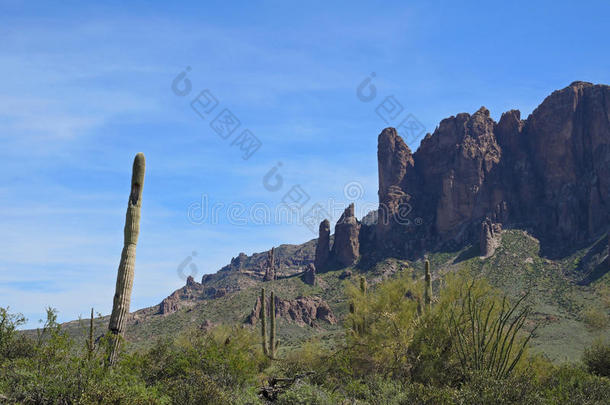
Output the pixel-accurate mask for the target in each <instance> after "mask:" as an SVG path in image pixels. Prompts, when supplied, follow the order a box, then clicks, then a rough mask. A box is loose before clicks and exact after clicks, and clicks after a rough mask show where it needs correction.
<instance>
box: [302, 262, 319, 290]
mask: <svg viewBox="0 0 610 405" xmlns="http://www.w3.org/2000/svg"><path fill="white" fill-rule="evenodd" d="M302 279H303V282H304V283H305V284H309V285H316V266H314V265H313V264H308V265H307V267H306V268H305V271H303V275H302Z"/></svg>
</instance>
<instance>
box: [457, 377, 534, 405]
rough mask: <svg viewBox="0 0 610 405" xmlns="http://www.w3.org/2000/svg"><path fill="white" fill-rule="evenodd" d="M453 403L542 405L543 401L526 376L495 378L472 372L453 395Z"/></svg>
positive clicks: (530, 379)
mask: <svg viewBox="0 0 610 405" xmlns="http://www.w3.org/2000/svg"><path fill="white" fill-rule="evenodd" d="M454 403H459V404H479V405H509V404H528V405H536V404H542V403H544V402H543V399H542V398H541V396H540V393H539V392H538V390H537V389H536V386H535V384H533V382H532V377H531V376H528V375H524V374H521V375H511V376H506V377H503V378H496V377H493V376H492V375H490V374H489V373H486V372H481V371H477V372H474V373H473V374H472V375H471V376H470V378H469V379H468V381H467V382H466V383H464V385H462V386H461V387H460V389H459V390H458V391H456V393H455V397H454Z"/></svg>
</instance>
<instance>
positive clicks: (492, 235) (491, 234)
mask: <svg viewBox="0 0 610 405" xmlns="http://www.w3.org/2000/svg"><path fill="white" fill-rule="evenodd" d="M501 233H502V224H497V223H493V222H491V219H489V218H485V220H484V221H483V222H481V236H480V239H479V248H480V251H481V256H482V257H489V256H493V254H494V253H495V251H496V249H497V248H498V246H500V238H501Z"/></svg>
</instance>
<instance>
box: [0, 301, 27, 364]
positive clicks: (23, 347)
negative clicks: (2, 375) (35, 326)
mask: <svg viewBox="0 0 610 405" xmlns="http://www.w3.org/2000/svg"><path fill="white" fill-rule="evenodd" d="M25 322H26V319H25V317H24V316H23V315H21V314H11V313H10V312H9V308H2V307H0V364H1V363H2V362H3V361H7V360H11V359H15V358H18V357H26V356H30V355H31V354H32V352H33V348H32V341H31V340H30V339H28V338H25V337H24V336H20V335H19V334H18V332H17V328H18V327H19V326H22V325H24V324H25Z"/></svg>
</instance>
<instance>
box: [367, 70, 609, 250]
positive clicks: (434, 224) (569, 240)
mask: <svg viewBox="0 0 610 405" xmlns="http://www.w3.org/2000/svg"><path fill="white" fill-rule="evenodd" d="M609 116H610V87H609V86H605V85H592V84H590V83H583V82H574V83H572V84H571V85H570V86H568V87H567V88H565V89H563V90H559V91H556V92H554V93H553V94H551V95H550V96H549V97H547V98H546V99H545V100H544V102H543V103H542V104H541V105H540V106H539V107H538V108H537V109H536V110H535V111H534V112H533V113H532V114H531V115H530V116H529V117H528V118H527V120H525V121H524V120H521V119H520V113H519V111H516V110H513V111H509V112H506V113H504V114H503V115H502V117H501V119H500V121H499V122H498V123H496V122H494V120H493V119H491V118H490V116H489V111H488V110H487V109H486V108H484V107H482V108H481V109H479V111H477V112H476V113H474V114H473V115H469V114H466V113H462V114H458V115H457V116H455V117H450V118H447V119H444V120H443V121H441V123H440V125H439V126H438V128H437V129H436V130H435V131H434V133H433V134H428V135H426V137H425V138H424V139H423V140H422V142H421V145H420V147H419V149H418V150H417V151H416V152H415V153H411V151H410V150H409V148H408V146H407V145H406V144H405V143H404V141H403V140H402V139H401V138H400V137H399V136H398V134H397V133H396V131H395V130H394V129H393V128H386V129H385V130H383V132H382V133H381V134H380V135H379V140H378V142H379V146H378V161H379V203H380V207H379V211H378V220H377V224H376V225H375V226H374V227H373V232H374V234H375V236H374V240H375V243H374V245H375V250H377V251H381V252H383V253H384V254H393V255H399V256H406V257H411V256H417V255H418V254H421V253H422V252H423V251H425V250H433V249H439V248H447V247H449V248H451V247H457V246H461V245H464V244H466V243H473V242H474V241H477V240H480V238H481V235H480V233H481V232H482V229H488V228H489V227H490V226H494V227H496V228H498V227H504V228H509V227H520V228H526V229H528V230H530V231H531V232H532V233H533V235H534V236H536V237H537V238H538V239H540V241H541V244H542V247H543V249H545V250H546V253H548V254H554V253H559V252H562V251H564V248H565V247H570V248H575V247H576V246H580V245H582V244H584V243H586V242H588V241H590V240H591V239H592V238H595V237H597V236H599V235H601V234H602V233H604V232H606V231H607V229H608V226H609V224H610V180H609V179H608V175H609V174H610V123H609ZM483 222H486V223H487V225H486V226H482V223H483ZM492 224H494V225H492ZM495 224H497V225H495ZM367 232H370V231H367ZM367 232H364V234H366V233H367ZM364 253H365V254H366V252H364Z"/></svg>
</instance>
